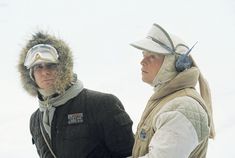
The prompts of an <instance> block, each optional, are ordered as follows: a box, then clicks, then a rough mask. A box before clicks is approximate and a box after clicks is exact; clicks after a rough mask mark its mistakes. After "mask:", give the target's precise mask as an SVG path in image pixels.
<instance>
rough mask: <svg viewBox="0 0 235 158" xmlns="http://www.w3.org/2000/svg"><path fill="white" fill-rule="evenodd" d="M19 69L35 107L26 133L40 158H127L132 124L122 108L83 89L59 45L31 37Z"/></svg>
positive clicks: (115, 101)
mask: <svg viewBox="0 0 235 158" xmlns="http://www.w3.org/2000/svg"><path fill="white" fill-rule="evenodd" d="M18 69H19V72H20V75H21V81H22V84H23V87H24V89H25V90H26V91H27V92H28V93H29V94H31V95H32V96H35V97H37V98H38V102H39V108H38V109H37V110H36V111H35V112H34V113H33V114H32V116H31V119H30V131H31V134H32V140H33V144H35V145H36V149H37V152H38V154H39V157H40V158H53V157H54V158H55V157H57V158H78V157H79V158H112V157H115V158H122V157H127V156H129V155H131V150H132V147H133V143H134V138H133V133H132V121H131V119H130V117H129V116H128V114H127V113H126V112H125V110H124V107H123V105H122V103H121V102H120V101H119V99H118V98H117V97H115V96H114V95H112V94H105V93H101V92H97V91H92V90H88V89H86V88H84V87H83V84H82V82H81V81H80V80H78V79H77V76H76V74H75V73H73V59H72V53H71V50H70V48H69V47H68V45H67V44H66V43H65V42H64V41H63V40H61V39H58V38H56V37H55V36H52V35H49V34H47V33H44V32H37V33H35V34H34V35H32V38H31V39H30V40H29V41H28V42H27V44H26V46H25V47H24V48H23V49H22V51H21V54H20V60H19V64H18Z"/></svg>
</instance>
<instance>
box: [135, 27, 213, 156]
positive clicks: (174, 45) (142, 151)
mask: <svg viewBox="0 0 235 158" xmlns="http://www.w3.org/2000/svg"><path fill="white" fill-rule="evenodd" d="M131 45H132V46H134V47H135V48H137V49H140V50H142V52H143V59H142V60H141V62H140V63H141V66H142V68H141V72H142V80H143V82H146V83H148V84H150V85H151V86H153V87H154V94H153V95H152V96H151V97H150V99H149V101H148V103H147V105H146V107H145V110H144V112H143V114H142V117H141V120H140V122H139V124H138V128H137V132H136V135H135V143H134V147H133V151H132V157H133V158H205V157H206V152H207V145H208V139H209V138H214V135H215V132H214V126H213V118H212V107H211V96H210V89H209V86H208V84H207V82H206V80H205V79H204V78H203V76H202V74H201V73H200V71H199V68H198V67H197V66H196V64H195V62H194V61H193V59H192V57H191V56H188V54H189V53H190V51H191V50H192V48H193V47H191V48H189V47H188V46H187V45H186V44H185V43H184V42H182V41H181V40H180V39H179V38H178V37H176V36H173V35H171V34H168V33H167V32H166V31H165V30H164V29H163V28H162V27H161V26H159V25H158V24H154V25H153V26H152V28H151V29H150V31H149V33H148V35H147V37H146V38H144V39H142V40H140V41H137V42H134V43H132V44H131ZM198 81H199V87H200V94H199V93H198V92H197V90H196V88H195V87H196V84H197V82H198Z"/></svg>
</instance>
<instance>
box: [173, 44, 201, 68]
mask: <svg viewBox="0 0 235 158" xmlns="http://www.w3.org/2000/svg"><path fill="white" fill-rule="evenodd" d="M196 44H197V42H196V43H195V44H194V45H193V46H192V48H190V49H189V50H188V51H187V52H186V53H185V54H181V55H180V56H179V57H178V59H177V60H176V62H175V68H176V71H177V72H182V71H184V70H186V69H189V68H191V67H192V64H193V61H192V59H191V58H190V57H189V56H188V55H189V53H190V52H191V50H192V49H193V47H194V46H195V45H196Z"/></svg>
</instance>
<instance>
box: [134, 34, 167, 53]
mask: <svg viewBox="0 0 235 158" xmlns="http://www.w3.org/2000/svg"><path fill="white" fill-rule="evenodd" d="M130 45H131V46H133V47H135V48H137V49H140V50H143V51H148V52H152V53H157V54H164V55H168V54H172V53H171V52H170V51H168V50H167V49H165V48H163V47H162V46H161V45H159V44H158V43H156V42H154V41H152V40H151V39H148V38H145V39H142V40H140V41H137V42H134V43H131V44H130Z"/></svg>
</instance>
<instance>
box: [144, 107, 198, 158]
mask: <svg viewBox="0 0 235 158" xmlns="http://www.w3.org/2000/svg"><path fill="white" fill-rule="evenodd" d="M198 143H199V142H198V137H197V133H196V131H195V129H194V127H193V125H192V124H191V122H190V121H189V120H188V119H187V118H186V117H185V116H184V115H183V114H182V113H180V112H178V111H170V112H165V113H162V114H161V115H159V117H158V118H157V120H156V131H155V134H154V135H153V137H152V139H151V141H150V144H149V153H147V154H146V155H145V156H142V157H140V158H188V156H189V155H190V153H191V152H192V151H193V150H194V149H195V147H196V146H197V145H198Z"/></svg>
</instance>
